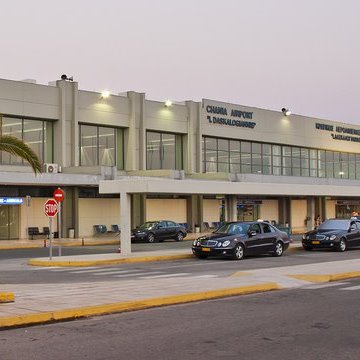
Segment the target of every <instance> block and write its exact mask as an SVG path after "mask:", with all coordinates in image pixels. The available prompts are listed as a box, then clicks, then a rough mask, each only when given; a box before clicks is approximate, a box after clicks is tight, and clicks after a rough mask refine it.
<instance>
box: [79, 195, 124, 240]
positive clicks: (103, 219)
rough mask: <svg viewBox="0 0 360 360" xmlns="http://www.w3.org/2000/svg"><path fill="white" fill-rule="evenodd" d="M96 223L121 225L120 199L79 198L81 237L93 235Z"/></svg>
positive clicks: (108, 225) (109, 226)
mask: <svg viewBox="0 0 360 360" xmlns="http://www.w3.org/2000/svg"><path fill="white" fill-rule="evenodd" d="M94 225H106V226H107V228H108V230H111V225H120V200H119V199H83V198H81V199H79V237H89V236H93V235H94V228H93V226H94Z"/></svg>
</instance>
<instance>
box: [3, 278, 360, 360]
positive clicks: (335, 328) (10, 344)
mask: <svg viewBox="0 0 360 360" xmlns="http://www.w3.org/2000/svg"><path fill="white" fill-rule="evenodd" d="M359 295H360V279H357V280H352V281H347V282H337V283H326V284H320V285H319V284H316V285H311V286H310V285H308V286H306V287H303V288H300V289H296V290H283V291H276V292H271V293H262V294H255V295H247V296H241V297H232V298H226V299H221V300H212V301H203V302H198V303H193V304H185V305H177V306H169V307H164V308H156V309H148V310H143V311H137V312H131V313H123V314H116V315H108V316H102V317H96V318H92V319H86V320H79V321H75V322H69V323H56V324H50V325H42V326H34V327H29V328H19V329H13V330H4V331H2V332H0V344H1V359H2V360H15V359H16V360H17V359H27V360H32V359H34V360H42V359H46V360H47V359H52V360H57V359H77V360H82V359H92V360H105V359H106V360H112V359H114V360H115V359H116V360H119V359H120V360H121V359H126V360H132V359H147V360H149V359H156V360H158V359H167V360H173V359H174V360H175V359H176V360H184V359H186V360H191V359H196V360H201V359H207V360H209V359H237V360H238V359H242V360H255V359H256V360H259V359H265V360H278V359H292V360H304V359H306V360H322V359H324V360H325V359H326V360H340V359H341V360H352V359H354V360H355V359H356V360H357V359H359V352H360V341H359V333H360V311H359V310H360V304H359Z"/></svg>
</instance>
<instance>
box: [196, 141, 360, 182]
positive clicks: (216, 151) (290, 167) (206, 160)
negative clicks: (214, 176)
mask: <svg viewBox="0 0 360 360" xmlns="http://www.w3.org/2000/svg"><path fill="white" fill-rule="evenodd" d="M202 146H203V148H202V153H203V171H204V172H232V173H245V174H251V173H253V174H265V175H284V176H306V177H309V176H312V177H327V178H339V179H341V178H344V179H360V154H351V153H343V152H334V151H327V150H318V149H309V148H303V147H298V146H288V145H273V144H266V143H259V142H251V141H242V140H228V139H220V138H213V137H206V136H205V137H203V140H202Z"/></svg>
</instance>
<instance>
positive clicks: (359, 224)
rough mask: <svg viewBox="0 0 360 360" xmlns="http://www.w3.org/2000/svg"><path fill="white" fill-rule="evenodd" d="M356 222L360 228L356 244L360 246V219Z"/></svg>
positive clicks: (359, 228)
mask: <svg viewBox="0 0 360 360" xmlns="http://www.w3.org/2000/svg"><path fill="white" fill-rule="evenodd" d="M355 223H356V227H357V228H358V236H357V239H356V246H360V221H359V220H356V221H355Z"/></svg>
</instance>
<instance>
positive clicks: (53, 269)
mask: <svg viewBox="0 0 360 360" xmlns="http://www.w3.org/2000/svg"><path fill="white" fill-rule="evenodd" d="M96 268H97V267H96V266H90V267H81V268H79V270H90V269H96ZM50 270H52V271H54V272H62V271H69V270H76V269H74V267H72V266H70V267H62V268H51V269H50Z"/></svg>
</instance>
